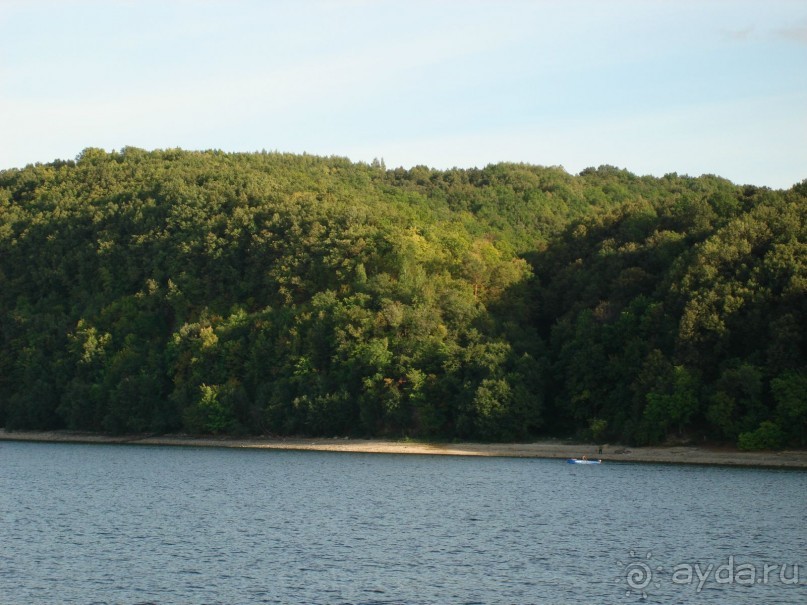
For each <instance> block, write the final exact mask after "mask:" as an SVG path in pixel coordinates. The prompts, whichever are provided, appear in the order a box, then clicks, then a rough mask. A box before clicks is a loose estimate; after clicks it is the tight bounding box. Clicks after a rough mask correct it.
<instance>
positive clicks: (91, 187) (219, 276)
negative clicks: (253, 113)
mask: <svg viewBox="0 0 807 605" xmlns="http://www.w3.org/2000/svg"><path fill="white" fill-rule="evenodd" d="M805 214H807V181H805V182H802V183H801V184H799V185H796V186H794V187H793V188H791V189H790V190H788V191H771V190H769V189H759V188H755V187H749V186H744V187H741V186H736V185H733V184H732V183H730V182H728V181H726V180H724V179H720V178H717V177H714V176H703V177H700V178H690V177H684V176H678V175H675V174H670V175H667V176H665V177H663V178H660V179H658V178H652V177H638V176H636V175H633V174H631V173H629V172H627V171H624V170H618V169H616V168H612V167H608V166H603V167H600V168H598V169H587V170H585V171H583V172H582V173H581V174H580V175H577V176H572V175H569V174H567V173H566V172H565V171H564V170H563V169H562V168H557V167H549V168H544V167H537V166H529V165H520V164H497V165H492V166H488V167H486V168H484V169H470V170H460V169H454V170H447V171H438V170H432V169H429V168H426V167H415V168H412V169H411V170H404V169H395V170H387V169H385V168H384V167H383V165H382V164H381V163H378V162H374V163H373V164H372V165H368V164H362V163H351V162H350V161H348V160H346V159H344V158H339V157H329V158H323V157H314V156H307V155H302V156H299V155H289V154H279V153H259V154H225V153H221V152H216V151H209V152H185V151H181V150H165V151H155V152H145V151H142V150H139V149H134V148H125V149H123V150H121V151H120V152H114V153H106V152H104V151H101V150H96V149H87V150H85V151H84V152H83V153H82V154H81V155H80V156H79V157H78V158H77V159H76V161H70V162H54V163H52V164H47V165H35V166H28V167H26V168H24V169H21V170H6V171H2V172H0V305H2V307H0V423H2V424H3V425H4V426H5V427H7V428H9V429H22V428H37V429H46V428H70V429H83V430H93V431H106V432H113V433H126V432H144V431H149V432H166V431H186V432H191V433H223V434H261V433H271V434H310V435H336V434H338V435H378V436H411V437H428V438H445V439H453V438H459V439H488V440H521V439H529V438H532V437H536V436H541V435H570V434H577V435H578V436H583V437H588V438H591V439H595V440H621V441H624V442H631V443H657V442H663V441H665V440H667V439H671V438H672V439H676V438H684V437H687V438H698V439H701V438H704V437H705V438H710V439H714V440H724V441H730V442H736V443H739V444H740V445H741V446H742V447H747V448H776V447H783V446H786V445H796V446H804V445H807V438H806V437H805V435H807V368H806V367H805V366H807V363H806V362H805V342H804V336H803V331H804V330H803V328H804V325H805V313H807V308H806V307H807V298H806V297H805V287H807V268H806V267H805V258H807V254H805V252H806V251H807V250H805V246H807V244H806V243H805Z"/></svg>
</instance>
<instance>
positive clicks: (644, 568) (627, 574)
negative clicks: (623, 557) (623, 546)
mask: <svg viewBox="0 0 807 605" xmlns="http://www.w3.org/2000/svg"><path fill="white" fill-rule="evenodd" d="M629 554H630V557H631V559H638V560H633V561H628V562H627V563H623V562H622V561H617V563H618V564H619V566H620V567H621V568H622V573H621V574H620V575H619V576H618V577H617V579H616V581H617V582H619V583H621V582H623V581H624V582H626V583H627V585H628V589H627V590H626V591H625V596H626V597H629V596H630V595H631V594H635V595H638V596H640V597H641V598H643V599H646V598H647V590H646V589H647V587H648V586H650V585H651V584H652V585H653V587H654V588H659V587H660V586H661V582H654V581H653V572H654V571H662V570H663V569H664V568H663V567H662V566H661V565H657V566H656V567H651V565H650V559H652V558H653V553H652V552H649V551H648V553H647V554H646V555H645V556H644V557H641V556H638V555H637V554H636V552H635V551H630V553H629ZM643 559H644V560H643Z"/></svg>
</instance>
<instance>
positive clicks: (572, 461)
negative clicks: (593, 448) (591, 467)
mask: <svg viewBox="0 0 807 605" xmlns="http://www.w3.org/2000/svg"><path fill="white" fill-rule="evenodd" d="M566 462H568V463H569V464H602V460H588V459H586V458H569V459H568V460H567V461H566Z"/></svg>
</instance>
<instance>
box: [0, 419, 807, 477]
mask: <svg viewBox="0 0 807 605" xmlns="http://www.w3.org/2000/svg"><path fill="white" fill-rule="evenodd" d="M2 441H27V442H39V443H89V444H110V445H159V446H184V447H225V448H244V449H273V450H298V451H321V452H346V453H348V452H349V453H367V454H408V455H438V456H439V455H442V456H487V457H507V458H550V459H567V458H580V457H582V456H587V457H588V458H589V459H600V460H602V461H603V462H606V461H608V462H642V463H660V464H693V465H716V466H736V467H755V468H790V469H807V451H805V450H785V451H780V452H770V451H765V452H743V451H739V450H736V449H733V448H717V447H695V446H656V447H635V448H631V447H625V446H619V445H608V444H606V445H603V446H602V453H601V454H600V453H598V450H599V446H596V445H592V444H574V443H565V442H560V441H538V442H533V443H426V442H415V441H392V440H384V439H349V438H326V437H319V438H299V437H297V438H283V437H251V438H237V437H213V436H211V437H192V436H188V435H160V436H149V435H122V436H110V435H101V434H97V433H85V432H77V431H12V432H9V431H6V430H5V429H0V442H2Z"/></svg>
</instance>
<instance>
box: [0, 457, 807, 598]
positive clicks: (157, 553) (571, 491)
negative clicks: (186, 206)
mask: <svg viewBox="0 0 807 605" xmlns="http://www.w3.org/2000/svg"><path fill="white" fill-rule="evenodd" d="M805 505H807V472H802V471H774V470H753V469H732V468H717V467H687V466H663V465H639V464H618V463H612V464H602V465H599V466H576V465H570V464H565V463H564V462H563V461H556V460H534V459H506V458H453V457H442V456H394V455H378V454H343V453H324V452H290V451H289V452H284V451H270V450H235V449H207V448H177V447H149V446H114V445H78V444H36V443H12V442H4V443H0V514H1V515H2V519H0V603H2V604H3V605H6V604H8V605H24V604H28V603H35V604H46V603H81V604H90V603H96V604H100V603H115V604H118V603H120V604H135V603H161V604H174V603H176V604H190V603H193V604H201V603H225V604H228V605H229V604H238V603H244V604H250V603H329V604H330V603H356V604H359V603H362V604H368V605H369V604H391V603H405V604H419V603H440V604H453V603H484V604H489V603H490V604H497V603H546V604H554V605H562V604H567V603H568V604H575V605H584V604H587V603H591V604H599V605H603V604H609V603H615V604H616V603H665V604H669V603H715V604H718V603H719V604H721V605H726V604H735V605H736V604H746V603H747V604H754V605H759V604H764V603H771V604H774V603H776V604H777V605H783V604H794V605H795V604H799V605H803V604H804V603H807V529H806V526H805ZM687 570H689V574H688V573H687Z"/></svg>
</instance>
